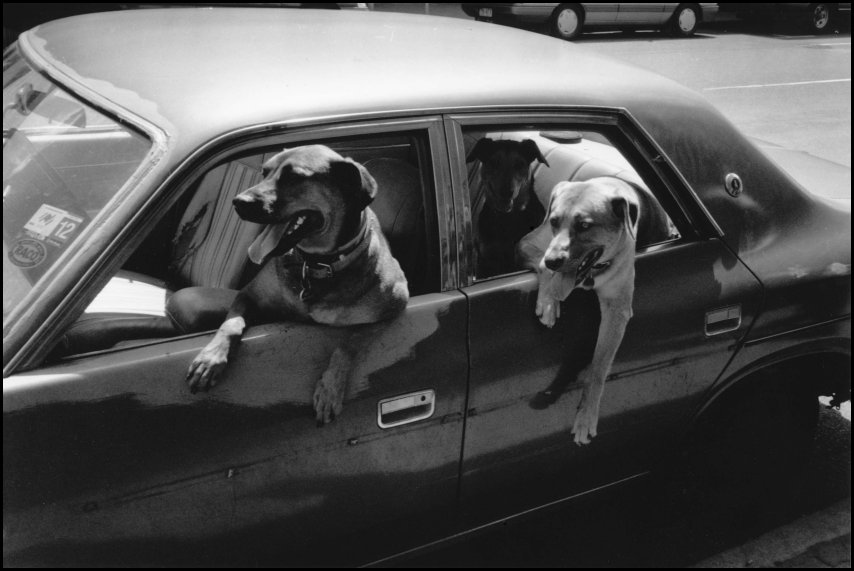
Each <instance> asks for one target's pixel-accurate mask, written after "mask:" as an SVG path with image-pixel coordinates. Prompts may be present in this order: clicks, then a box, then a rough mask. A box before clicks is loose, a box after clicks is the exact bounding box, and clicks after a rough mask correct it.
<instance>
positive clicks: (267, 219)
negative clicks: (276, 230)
mask: <svg viewBox="0 0 854 571" xmlns="http://www.w3.org/2000/svg"><path fill="white" fill-rule="evenodd" d="M259 186H260V185H258V186H254V187H252V188H249V189H246V190H244V191H243V192H241V193H240V194H238V195H237V196H235V197H234V198H233V199H232V201H231V204H232V205H233V206H234V210H235V211H236V212H237V215H238V216H240V217H241V218H242V219H244V220H248V221H249V222H256V223H259V224H275V223H276V222H281V221H280V220H275V219H274V215H273V212H274V209H273V204H274V203H275V201H276V199H275V192H264V189H263V188H259Z"/></svg>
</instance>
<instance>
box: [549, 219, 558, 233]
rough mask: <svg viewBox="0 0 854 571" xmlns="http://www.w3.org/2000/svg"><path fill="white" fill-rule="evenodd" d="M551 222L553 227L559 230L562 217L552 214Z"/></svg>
mask: <svg viewBox="0 0 854 571" xmlns="http://www.w3.org/2000/svg"><path fill="white" fill-rule="evenodd" d="M549 224H551V225H552V228H554V229H555V230H557V228H558V226H560V218H558V217H557V216H552V217H551V218H549Z"/></svg>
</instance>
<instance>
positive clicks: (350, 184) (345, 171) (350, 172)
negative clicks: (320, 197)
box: [329, 158, 377, 208]
mask: <svg viewBox="0 0 854 571" xmlns="http://www.w3.org/2000/svg"><path fill="white" fill-rule="evenodd" d="M329 176H331V177H332V180H334V181H335V182H336V183H337V184H338V186H339V187H340V188H342V189H343V190H344V191H345V192H348V193H353V194H351V196H354V197H355V198H356V203H357V204H358V205H359V207H360V208H365V207H366V206H367V205H369V204H370V203H371V202H372V201H373V200H374V197H375V196H376V195H377V181H375V180H374V177H372V176H371V173H369V172H368V169H366V168H365V167H363V166H362V165H360V164H359V163H357V162H356V161H354V160H353V159H350V158H345V159H343V160H340V161H334V162H332V163H331V164H330V165H329Z"/></svg>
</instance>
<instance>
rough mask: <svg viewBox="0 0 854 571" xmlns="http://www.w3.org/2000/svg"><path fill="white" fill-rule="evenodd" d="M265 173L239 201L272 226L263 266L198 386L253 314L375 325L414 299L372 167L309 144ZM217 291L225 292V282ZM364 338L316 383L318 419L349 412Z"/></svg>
mask: <svg viewBox="0 0 854 571" xmlns="http://www.w3.org/2000/svg"><path fill="white" fill-rule="evenodd" d="M262 174H263V175H264V179H263V180H262V181H261V182H260V183H259V184H257V185H255V186H253V187H251V188H249V189H247V190H245V191H243V192H241V193H240V194H238V195H237V196H236V197H235V198H234V201H233V204H234V208H235V210H236V211H237V214H238V215H239V216H240V217H241V218H243V219H244V220H248V221H250V222H256V223H260V224H266V225H267V226H266V228H265V229H264V231H263V232H262V233H261V234H260V235H259V236H258V238H257V239H256V240H255V241H254V242H253V243H252V245H251V246H250V247H249V252H248V253H249V258H250V259H251V260H252V261H253V262H255V263H256V264H259V265H261V268H260V270H259V271H258V273H257V274H256V275H255V277H254V278H253V279H252V280H251V281H250V282H249V283H248V284H247V285H246V286H245V287H244V288H243V289H241V290H240V291H239V292H237V294H236V296H234V297H233V301H232V302H231V305H230V307H229V309H228V313H227V315H226V317H225V320H224V322H223V323H222V325H220V327H219V329H218V331H217V332H216V335H215V336H214V338H213V339H212V340H211V342H210V343H209V344H208V345H207V346H206V347H205V348H204V349H203V350H202V351H201V352H200V353H199V354H198V356H197V357H196V358H195V360H194V361H193V363H192V364H191V365H190V369H189V371H188V373H187V382H188V384H189V386H190V390H191V391H192V392H196V391H198V390H205V391H206V390H209V389H210V388H212V387H213V386H215V385H216V384H217V380H218V377H219V376H220V374H221V373H222V371H223V370H224V369H225V367H226V364H227V362H228V358H229V354H230V353H231V352H232V351H233V350H234V348H235V347H236V345H237V343H238V342H239V340H240V338H241V337H242V335H243V332H244V330H245V328H246V325H247V319H248V320H250V321H251V322H254V323H257V322H262V321H265V322H271V321H278V320H301V321H313V322H316V323H321V324H326V325H333V326H352V325H360V324H369V323H375V322H379V321H383V320H386V319H390V318H393V317H394V316H396V315H397V314H399V313H400V312H402V311H403V310H404V309H405V308H406V304H407V301H408V299H409V291H408V287H407V282H406V278H405V276H404V274H403V271H402V270H401V269H400V265H399V264H398V262H397V260H395V259H394V257H392V255H391V251H390V250H389V246H388V243H387V241H386V239H385V237H384V236H383V234H382V231H381V229H380V225H379V222H378V220H377V217H376V215H375V214H374V213H373V211H372V210H371V209H370V208H369V207H368V205H369V204H370V203H371V201H372V200H373V199H374V196H375V195H376V193H377V184H376V181H375V180H374V178H373V177H372V176H371V175H370V173H369V172H368V171H367V170H366V169H365V167H363V166H362V165H360V164H359V163H356V162H355V161H353V160H352V159H349V158H344V157H342V156H340V155H339V154H338V153H336V152H335V151H333V150H332V149H330V148H328V147H325V146H322V145H310V146H303V147H297V148H293V149H286V150H284V151H282V152H281V153H279V154H277V155H275V156H274V157H272V158H271V159H270V160H268V161H267V162H266V163H265V164H264V166H263V171H262ZM210 289H211V288H187V289H184V290H180V291H178V292H176V293H175V295H174V296H173V297H172V299H171V300H170V302H169V305H170V312H172V313H173V314H177V313H182V312H183V313H184V314H186V313H187V312H188V311H191V310H188V308H199V307H205V306H206V305H210V303H211V302H210V299H209V298H206V296H208V295H209V294H213V296H214V297H215V298H216V297H217V293H216V292H211V291H209V290H210ZM203 290H208V291H203ZM218 295H219V300H222V298H223V294H222V290H221V291H220V292H219V294H218ZM216 303H220V304H221V303H222V302H221V301H219V302H217V301H214V304H216ZM357 337H359V336H358V335H353V336H351V337H350V340H349V341H348V342H345V343H344V344H343V345H342V346H339V347H338V348H336V349H335V351H334V352H333V354H332V356H331V358H330V361H329V365H328V367H327V369H326V372H325V373H324V374H323V376H322V378H321V379H320V380H319V381H318V383H317V386H316V389H315V392H314V397H313V401H314V408H315V412H316V416H317V420H318V423H321V422H322V423H326V422H329V421H331V420H332V419H333V418H334V417H335V416H336V415H338V414H340V413H341V410H342V407H343V399H344V395H345V393H346V385H347V380H348V375H349V371H350V369H351V364H352V360H353V357H354V356H355V354H356V353H357V352H358V350H359V348H360V345H359V343H361V342H362V341H364V340H362V341H359V342H355V341H354V340H355V339H356V338H357Z"/></svg>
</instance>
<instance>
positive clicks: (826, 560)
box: [694, 498, 851, 568]
mask: <svg viewBox="0 0 854 571" xmlns="http://www.w3.org/2000/svg"><path fill="white" fill-rule="evenodd" d="M837 544H838V545H837ZM811 548H815V549H811ZM840 551H841V552H842V554H841V556H840V554H839V552H840ZM831 552H832V553H833V555H830V553H831ZM846 552H847V553H846ZM845 555H847V559H846V558H845ZM845 563H847V565H846V566H848V567H850V566H851V498H846V499H844V500H842V501H840V502H838V503H836V504H834V505H832V506H830V507H828V508H825V509H824V510H822V511H819V512H816V513H813V514H810V515H808V516H804V517H802V518H801V519H799V520H796V521H794V522H792V523H790V524H787V525H784V526H782V527H779V528H777V529H775V530H774V531H770V532H768V533H766V534H764V535H761V536H759V537H757V538H756V539H752V540H750V541H748V542H747V543H745V544H744V545H742V546H740V547H736V548H734V549H730V550H729V551H725V552H723V553H719V554H718V555H715V556H714V557H710V558H708V559H706V560H704V561H701V562H700V563H697V564H696V565H694V567H701V568H706V567H711V568H717V567H738V568H744V567H774V566H780V567H792V566H795V567H800V566H803V565H804V564H806V566H809V567H837V566H841V565H844V564H845Z"/></svg>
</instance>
